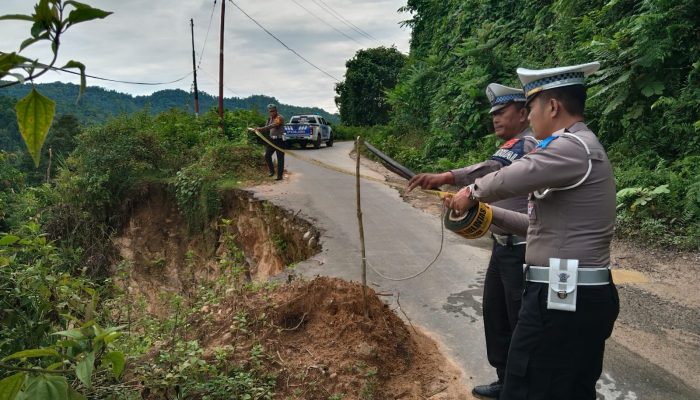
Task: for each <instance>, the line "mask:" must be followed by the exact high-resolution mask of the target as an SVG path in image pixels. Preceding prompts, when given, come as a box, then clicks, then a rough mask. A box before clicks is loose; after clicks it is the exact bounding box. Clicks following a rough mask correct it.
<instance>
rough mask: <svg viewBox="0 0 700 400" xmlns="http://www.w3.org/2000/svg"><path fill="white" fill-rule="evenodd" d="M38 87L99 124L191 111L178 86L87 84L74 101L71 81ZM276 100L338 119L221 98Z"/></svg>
mask: <svg viewBox="0 0 700 400" xmlns="http://www.w3.org/2000/svg"><path fill="white" fill-rule="evenodd" d="M36 86H37V89H38V90H39V91H40V92H41V93H42V94H44V95H45V96H48V97H50V98H51V99H53V100H54V101H56V112H57V114H58V115H61V114H74V115H75V116H76V117H78V120H79V121H80V122H81V123H82V124H93V123H101V122H104V121H106V120H107V119H109V118H111V117H114V116H118V115H121V114H132V113H134V112H136V111H139V110H141V109H143V108H144V107H148V108H149V110H150V111H151V113H152V114H153V115H156V114H159V113H161V112H163V111H167V110H169V109H171V108H178V109H182V110H188V111H189V110H193V109H194V106H193V99H192V96H191V95H190V93H188V92H185V91H184V90H180V89H166V90H160V91H157V92H155V93H153V94H151V95H148V96H132V95H130V94H127V93H120V92H116V91H114V90H108V89H104V88H101V87H99V86H89V87H88V88H87V89H86V90H85V94H84V95H83V97H82V98H81V99H80V101H79V102H78V103H77V104H76V99H77V97H78V89H79V87H78V85H74V84H72V83H62V82H54V83H40V84H37V85H36ZM30 88H31V85H29V84H25V85H16V86H11V87H8V88H3V90H2V91H1V92H0V95H1V96H6V97H10V98H21V97H24V96H25V95H26V94H27V93H28V92H29V90H30ZM199 103H200V109H201V110H202V111H206V110H208V109H210V108H212V107H216V106H217V104H218V100H217V98H216V97H214V96H212V95H210V94H208V93H200V94H199ZM270 103H275V104H278V105H279V109H280V113H281V114H282V115H285V116H291V115H294V114H303V113H313V114H320V115H322V116H323V117H324V118H326V119H327V120H329V121H331V122H338V116H337V115H334V114H331V113H329V112H327V111H325V110H322V109H320V108H318V107H302V106H294V105H290V104H280V103H279V101H278V100H277V99H275V98H274V97H270V96H264V95H253V96H250V97H246V98H243V99H242V98H237V97H229V98H226V99H225V100H224V106H225V107H226V108H227V109H230V110H235V109H246V110H256V109H257V110H258V111H261V112H264V111H265V107H266V106H267V105H268V104H270Z"/></svg>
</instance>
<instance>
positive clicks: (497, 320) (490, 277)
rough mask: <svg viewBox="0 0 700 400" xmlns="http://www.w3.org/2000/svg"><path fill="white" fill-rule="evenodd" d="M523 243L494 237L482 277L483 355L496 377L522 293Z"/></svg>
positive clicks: (505, 357) (502, 369)
mask: <svg viewBox="0 0 700 400" xmlns="http://www.w3.org/2000/svg"><path fill="white" fill-rule="evenodd" d="M524 263H525V245H524V244H522V245H515V246H514V245H505V246H504V245H501V244H499V243H498V242H496V241H495V240H494V242H493V251H492V252H491V260H490V261H489V266H488V269H487V270H486V279H485V281H484V298H483V310H484V335H485V336H486V356H487V359H488V361H489V364H491V366H492V367H494V368H496V373H497V374H498V380H499V381H501V380H503V378H504V377H505V370H506V361H507V360H508V348H509V346H510V338H511V336H512V335H513V330H514V329H515V324H516V323H517V322H518V312H519V311H520V303H521V298H522V295H523V264H524Z"/></svg>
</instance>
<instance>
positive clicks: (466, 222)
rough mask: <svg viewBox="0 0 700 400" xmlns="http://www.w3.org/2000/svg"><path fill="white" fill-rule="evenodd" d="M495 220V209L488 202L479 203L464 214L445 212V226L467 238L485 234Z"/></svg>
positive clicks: (475, 237)
mask: <svg viewBox="0 0 700 400" xmlns="http://www.w3.org/2000/svg"><path fill="white" fill-rule="evenodd" d="M491 221H493V211H492V210H491V207H489V206H488V204H485V203H479V204H478V205H477V206H476V207H474V208H472V209H471V210H469V212H467V213H466V215H464V216H457V215H454V211H453V210H450V212H448V213H446V214H445V228H447V229H449V230H451V231H452V232H455V233H457V234H458V235H460V236H462V237H465V238H467V239H477V238H480V237H482V236H484V235H485V234H486V233H487V232H488V231H489V227H490V226H491Z"/></svg>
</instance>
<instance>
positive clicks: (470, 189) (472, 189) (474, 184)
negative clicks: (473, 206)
mask: <svg viewBox="0 0 700 400" xmlns="http://www.w3.org/2000/svg"><path fill="white" fill-rule="evenodd" d="M467 187H468V188H469V200H475V201H478V199H477V198H476V197H474V188H475V187H476V183H472V184H471V185H469V186H467Z"/></svg>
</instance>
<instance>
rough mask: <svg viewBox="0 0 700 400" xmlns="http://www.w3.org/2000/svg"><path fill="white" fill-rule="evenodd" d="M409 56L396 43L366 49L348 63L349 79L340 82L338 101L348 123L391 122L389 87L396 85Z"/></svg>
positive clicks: (341, 116)
mask: <svg viewBox="0 0 700 400" xmlns="http://www.w3.org/2000/svg"><path fill="white" fill-rule="evenodd" d="M405 63H406V56H405V55H403V54H401V53H400V52H399V51H398V50H397V49H396V48H395V47H391V48H386V47H377V48H373V49H363V50H359V51H358V52H357V53H355V57H354V58H352V59H351V60H349V61H348V62H346V63H345V66H346V68H347V71H346V72H345V81H343V82H340V83H338V84H337V85H336V87H335V91H336V93H337V94H338V96H336V98H335V104H336V105H337V106H338V109H339V110H340V119H341V121H342V122H343V123H344V124H346V125H352V126H359V125H379V124H386V123H387V122H389V111H390V106H389V104H388V102H387V95H386V91H387V90H389V89H392V88H393V87H394V86H395V85H396V81H397V79H398V75H399V72H400V71H401V68H403V66H404V64H405Z"/></svg>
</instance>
